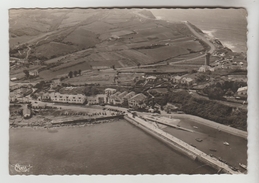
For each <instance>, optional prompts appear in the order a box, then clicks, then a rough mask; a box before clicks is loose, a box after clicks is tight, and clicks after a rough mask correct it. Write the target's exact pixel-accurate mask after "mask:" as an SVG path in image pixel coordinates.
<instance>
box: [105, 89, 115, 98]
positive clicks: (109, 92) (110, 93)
mask: <svg viewBox="0 0 259 183" xmlns="http://www.w3.org/2000/svg"><path fill="white" fill-rule="evenodd" d="M116 91H117V90H116V89H114V88H106V89H105V90H104V93H105V94H106V95H107V97H109V96H111V95H112V94H114V93H116Z"/></svg>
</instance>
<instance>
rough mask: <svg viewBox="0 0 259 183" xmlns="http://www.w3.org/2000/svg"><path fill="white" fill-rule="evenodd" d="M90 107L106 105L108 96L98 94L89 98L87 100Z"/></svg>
mask: <svg viewBox="0 0 259 183" xmlns="http://www.w3.org/2000/svg"><path fill="white" fill-rule="evenodd" d="M86 100H87V104H88V105H97V104H106V103H107V96H106V94H97V95H95V96H89V97H87V98H86Z"/></svg>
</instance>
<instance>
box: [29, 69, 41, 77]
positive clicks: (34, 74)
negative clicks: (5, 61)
mask: <svg viewBox="0 0 259 183" xmlns="http://www.w3.org/2000/svg"><path fill="white" fill-rule="evenodd" d="M29 75H30V76H38V75H39V71H38V70H32V71H29Z"/></svg>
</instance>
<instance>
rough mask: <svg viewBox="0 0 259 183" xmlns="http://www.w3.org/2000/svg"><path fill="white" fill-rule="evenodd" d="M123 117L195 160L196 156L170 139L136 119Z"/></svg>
mask: <svg viewBox="0 0 259 183" xmlns="http://www.w3.org/2000/svg"><path fill="white" fill-rule="evenodd" d="M124 119H126V120H127V121H128V122H130V123H131V124H133V125H135V126H137V127H139V128H140V129H142V130H143V131H145V132H146V133H148V134H150V135H152V136H154V137H155V138H157V139H159V140H161V141H162V142H163V143H165V144H166V145H168V146H169V147H170V148H172V149H174V150H176V151H178V152H181V153H182V154H184V155H186V156H187V157H189V158H191V159H192V160H196V158H197V156H196V155H195V154H193V153H191V152H188V151H185V150H184V149H183V148H182V147H181V146H179V145H177V144H175V143H173V142H172V141H170V140H168V139H166V138H164V137H163V136H162V135H159V134H157V133H155V132H154V131H152V130H150V129H148V128H146V127H145V126H143V125H142V124H141V123H138V122H137V121H135V120H133V119H131V118H129V117H128V116H124Z"/></svg>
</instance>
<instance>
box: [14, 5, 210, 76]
mask: <svg viewBox="0 0 259 183" xmlns="http://www.w3.org/2000/svg"><path fill="white" fill-rule="evenodd" d="M9 14H10V20H9V23H10V56H11V57H15V58H19V59H22V60H25V61H28V62H29V63H31V64H33V63H34V62H35V61H36V60H39V61H41V63H42V64H43V65H48V63H50V62H51V63H55V62H56V63H58V64H56V65H52V70H55V68H54V67H55V66H58V69H56V70H61V69H62V65H64V67H65V68H66V67H67V66H66V65H67V64H68V63H69V62H75V61H76V62H80V63H82V65H86V66H87V67H86V68H89V65H91V66H107V67H111V66H112V65H114V66H115V67H128V66H136V65H138V64H141V65H145V64H156V63H161V62H166V61H168V60H170V62H174V58H176V57H178V56H182V55H184V56H186V55H188V54H191V53H192V54H193V53H200V52H204V51H206V49H208V48H207V47H206V46H204V44H202V42H201V41H199V40H197V39H196V37H195V35H193V33H192V32H191V31H190V29H189V28H188V27H187V26H186V24H185V23H183V22H173V23H170V22H167V21H163V20H157V19H156V18H155V16H154V15H153V14H152V13H151V11H149V10H141V9H140V10H138V9H75V10H74V9H71V10H70V9H64V10H63V9H62V10H60V9H47V10H44V9H39V10H31V9H26V10H25V9H19V10H16V9H14V10H10V12H9ZM194 27H195V26H194ZM195 29H196V30H198V28H197V27H195ZM200 32H201V31H200ZM71 54H73V55H72V57H71ZM50 59H51V60H50ZM83 62H85V63H83ZM70 65H71V69H73V66H72V65H73V64H70ZM21 67H22V66H19V67H13V68H12V69H11V74H12V73H13V71H12V70H16V69H20V70H22V69H21ZM77 67H79V66H78V65H77ZM65 72H67V70H66V69H64V73H65ZM52 74H53V73H52ZM61 74H62V73H61ZM54 75H55V74H54Z"/></svg>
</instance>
